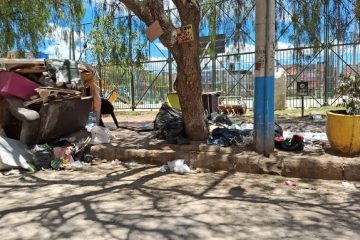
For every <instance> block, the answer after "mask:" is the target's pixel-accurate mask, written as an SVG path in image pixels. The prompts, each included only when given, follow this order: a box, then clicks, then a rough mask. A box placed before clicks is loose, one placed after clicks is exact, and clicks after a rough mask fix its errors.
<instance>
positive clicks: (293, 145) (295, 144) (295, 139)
mask: <svg viewBox="0 0 360 240" xmlns="http://www.w3.org/2000/svg"><path fill="white" fill-rule="evenodd" d="M275 147H276V148H277V149H280V150H284V151H302V150H303V149H304V137H303V136H301V135H293V136H292V137H291V138H286V139H285V138H284V137H275Z"/></svg>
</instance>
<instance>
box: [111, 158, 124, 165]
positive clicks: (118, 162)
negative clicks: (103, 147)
mask: <svg viewBox="0 0 360 240" xmlns="http://www.w3.org/2000/svg"><path fill="white" fill-rule="evenodd" d="M122 164H123V162H122V161H120V160H119V159H114V160H112V161H111V165H114V166H119V165H122Z"/></svg>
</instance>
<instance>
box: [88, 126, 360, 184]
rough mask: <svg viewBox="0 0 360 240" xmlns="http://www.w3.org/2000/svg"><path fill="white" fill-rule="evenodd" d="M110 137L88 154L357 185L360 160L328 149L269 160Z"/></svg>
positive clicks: (133, 136)
mask: <svg viewBox="0 0 360 240" xmlns="http://www.w3.org/2000/svg"><path fill="white" fill-rule="evenodd" d="M113 135H114V136H115V140H113V141H112V142H111V143H110V144H104V145H94V146H92V147H91V148H90V153H91V154H92V155H93V156H94V157H97V158H102V159H107V160H113V159H119V160H121V161H135V162H138V163H144V164H155V165H159V166H161V165H163V164H164V163H166V162H167V161H171V160H175V159H185V160H186V162H187V163H189V164H190V165H191V167H192V168H193V169H196V168H203V169H209V170H211V171H219V170H225V171H238V172H245V173H257V174H271V175H281V176H285V177H296V178H314V179H332V180H349V181H360V158H359V157H353V158H347V157H342V156H339V155H337V154H336V153H335V152H334V151H333V150H332V149H331V148H330V147H325V149H324V150H323V151H321V152H311V151H302V152H299V153H294V152H283V151H275V153H274V154H273V155H272V156H270V158H266V157H264V156H262V155H259V154H257V153H256V152H255V151H253V150H252V149H249V148H246V147H239V146H232V147H227V148H222V147H219V146H209V145H206V144H204V143H201V142H192V143H191V144H190V145H174V144H166V143H165V142H164V141H161V140H157V139H154V138H153V137H152V132H140V133H138V132H135V131H130V130H126V129H117V130H114V131H113Z"/></svg>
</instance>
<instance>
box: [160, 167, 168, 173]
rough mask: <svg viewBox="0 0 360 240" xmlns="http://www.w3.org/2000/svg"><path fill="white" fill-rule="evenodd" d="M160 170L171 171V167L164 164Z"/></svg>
mask: <svg viewBox="0 0 360 240" xmlns="http://www.w3.org/2000/svg"><path fill="white" fill-rule="evenodd" d="M159 171H160V172H162V173H164V172H167V171H169V167H168V166H167V165H162V166H161V167H160V169H159Z"/></svg>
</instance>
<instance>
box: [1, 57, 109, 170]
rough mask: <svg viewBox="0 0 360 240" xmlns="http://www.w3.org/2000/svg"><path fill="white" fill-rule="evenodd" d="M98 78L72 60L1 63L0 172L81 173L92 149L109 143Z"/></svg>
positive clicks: (9, 61)
mask: <svg viewBox="0 0 360 240" xmlns="http://www.w3.org/2000/svg"><path fill="white" fill-rule="evenodd" d="M97 79H98V77H97V74H96V71H95V70H94V69H93V68H92V67H91V66H90V65H87V64H85V63H79V62H76V61H72V60H56V59H0V170H7V169H11V168H14V167H15V168H21V169H26V170H29V171H33V170H35V169H41V168H53V169H63V168H68V167H71V168H79V167H81V162H80V160H81V159H82V158H83V150H84V148H85V147H86V146H87V145H88V144H99V143H108V142H110V138H111V134H110V133H109V131H108V130H107V129H106V128H103V127H99V126H97V124H98V123H99V119H100V114H101V97H100V93H99V91H100V89H99V87H98V86H97V85H96V80H97ZM89 112H91V114H92V115H94V116H93V117H92V118H89ZM91 114H90V115H91ZM89 120H90V122H89ZM85 126H86V129H87V130H88V133H86V134H84V136H82V137H81V138H74V137H72V138H64V137H66V136H69V135H71V134H74V133H78V132H81V131H82V130H85Z"/></svg>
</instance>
